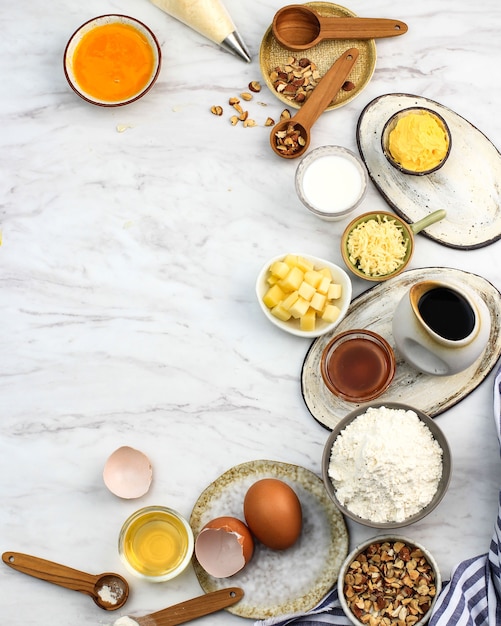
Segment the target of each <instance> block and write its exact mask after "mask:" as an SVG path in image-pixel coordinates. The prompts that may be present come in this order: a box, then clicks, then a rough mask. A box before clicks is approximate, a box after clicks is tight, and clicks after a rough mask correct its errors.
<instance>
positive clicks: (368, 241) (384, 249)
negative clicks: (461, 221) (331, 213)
mask: <svg viewBox="0 0 501 626" xmlns="http://www.w3.org/2000/svg"><path fill="white" fill-rule="evenodd" d="M445 216H446V212H445V211H444V210H443V209H439V210H437V211H434V212H433V213H430V214H429V215H426V216H425V217H424V218H423V219H421V220H419V221H417V222H414V223H413V224H408V223H407V222H404V220H403V219H401V218H399V217H397V216H396V215H394V214H393V213H387V212H385V211H379V212H377V213H364V214H363V215H359V216H358V217H356V218H355V219H354V220H352V221H351V222H350V223H349V224H348V226H347V227H346V228H345V230H344V232H343V235H342V237H341V255H342V257H343V260H344V262H345V263H346V266H347V267H348V269H349V270H350V271H351V272H353V274H355V275H356V276H358V277H359V278H364V279H365V280H371V281H374V282H380V281H383V280H388V279H389V278H393V277H394V276H397V275H398V274H400V273H401V272H403V271H404V270H405V268H406V267H407V265H408V264H409V262H410V260H411V257H412V254H413V252H414V235H415V234H417V233H419V232H421V231H422V230H424V229H425V228H427V227H428V226H431V225H432V224H434V223H435V222H438V221H439V220H442V219H444V217H445Z"/></svg>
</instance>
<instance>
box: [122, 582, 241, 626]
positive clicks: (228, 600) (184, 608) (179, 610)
mask: <svg viewBox="0 0 501 626" xmlns="http://www.w3.org/2000/svg"><path fill="white" fill-rule="evenodd" d="M243 596H244V592H243V590H242V589H240V588H239V587H228V588H226V589H219V590H218V591H212V592H210V593H207V594H205V595H203V596H198V597H197V598H192V599H191V600H185V601H184V602H180V603H179V604H174V605H173V606H169V607H168V608H166V609H162V610H161V611H156V612H155V613H150V614H149V615H144V616H143V617H134V616H133V617H131V618H130V619H131V620H132V621H133V622H137V624H139V626H177V624H184V622H189V621H190V620H192V619H196V618H197V617H201V616H202V615H209V613H215V612H216V611H220V610H221V609H225V608H226V607H228V606H231V605H232V604H236V603H237V602H238V601H239V600H241V599H242V598H243Z"/></svg>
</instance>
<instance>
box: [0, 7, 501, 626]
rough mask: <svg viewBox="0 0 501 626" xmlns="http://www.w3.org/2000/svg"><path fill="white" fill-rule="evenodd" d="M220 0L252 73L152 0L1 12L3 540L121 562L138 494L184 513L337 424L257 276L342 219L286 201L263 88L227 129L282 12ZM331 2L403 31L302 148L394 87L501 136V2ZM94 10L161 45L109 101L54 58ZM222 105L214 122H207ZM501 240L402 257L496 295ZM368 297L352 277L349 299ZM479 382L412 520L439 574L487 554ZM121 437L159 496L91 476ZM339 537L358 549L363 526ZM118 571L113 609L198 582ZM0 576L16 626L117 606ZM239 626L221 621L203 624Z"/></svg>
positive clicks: (489, 512)
mask: <svg viewBox="0 0 501 626" xmlns="http://www.w3.org/2000/svg"><path fill="white" fill-rule="evenodd" d="M225 4H226V6H227V8H228V10H229V11H230V14H231V15H232V17H233V20H234V21H235V23H236V25H237V27H238V29H239V31H240V34H241V35H242V37H243V39H244V41H245V42H246V44H247V46H248V48H249V50H250V52H251V55H252V58H253V60H252V63H250V64H246V63H244V62H243V61H241V60H240V59H238V58H236V57H233V56H232V55H230V54H228V53H227V52H225V51H223V50H222V49H221V48H219V47H218V46H216V45H215V44H213V43H212V42H209V41H207V40H205V39H204V38H203V37H201V36H200V35H199V34H197V33H196V32H194V31H192V30H190V29H189V28H187V27H186V26H184V25H183V24H181V23H180V22H177V21H175V20H173V19H172V18H169V16H167V15H165V14H163V13H162V12H161V11H160V10H159V9H157V7H155V6H154V5H153V4H151V3H150V2H148V1H147V0H121V1H120V2H119V1H118V0H109V1H108V2H106V3H105V4H104V5H103V3H102V2H98V0H88V1H87V2H85V3H76V4H75V3H71V2H69V0H62V1H61V2H59V3H42V2H41V1H40V0H18V2H15V3H9V5H7V3H5V2H4V3H3V5H2V6H1V7H0V27H1V31H2V38H1V41H0V50H1V54H0V68H1V75H2V83H1V93H2V97H1V98H0V123H1V125H0V128H1V131H0V144H1V150H0V231H1V233H2V245H1V246H0V293H1V296H0V328H1V330H0V354H1V358H0V400H1V402H0V404H1V407H2V415H1V419H0V433H1V434H0V494H1V498H2V500H1V507H0V530H1V533H0V536H1V544H2V551H6V550H15V551H19V552H27V553H31V554H34V555H37V556H41V557H43V558H47V559H52V560H55V561H59V562H61V563H64V564H66V565H69V566H71V567H74V568H77V569H82V570H86V571H89V572H91V573H99V572H104V571H117V572H119V573H122V574H125V572H124V568H123V566H122V564H121V562H120V560H119V557H118V552H117V545H116V544H117V536H118V531H119V528H120V526H121V524H122V522H123V521H124V520H125V519H126V517H127V516H128V515H129V514H130V513H132V512H133V511H134V510H136V509H137V508H139V507H140V506H143V505H148V504H165V505H167V506H171V507H173V508H176V509H177V510H179V511H180V512H181V513H183V514H184V515H186V516H189V515H190V512H191V509H192V507H193V505H194V503H195V502H196V500H197V498H198V496H199V494H200V493H201V492H202V491H203V489H204V488H205V487H206V486H207V485H208V484H209V483H210V482H212V481H213V480H214V479H216V478H217V477H218V476H219V475H221V474H222V473H224V472H225V471H226V470H228V469H229V468H231V467H232V466H234V465H237V464H239V463H243V462H246V461H250V460H254V459H272V460H277V461H282V462H286V463H293V464H298V465H301V466H304V467H306V468H307V469H309V470H311V471H313V472H316V473H318V474H319V473H320V460H321V454H322V449H323V445H324V442H325V440H326V438H327V436H328V431H327V430H326V429H325V428H323V427H322V426H321V425H320V424H318V423H317V422H316V421H315V420H313V419H312V417H311V416H310V414H309V412H308V410H307V408H306V406H305V404H304V402H303V400H302V397H301V392H300V372H301V366H302V362H303V359H304V356H305V353H306V351H307V349H308V347H309V345H310V342H309V341H304V340H302V339H300V338H297V337H293V336H291V335H288V334H285V333H283V332H281V331H280V330H279V329H277V328H276V327H274V326H273V325H271V324H270V323H269V322H268V321H267V320H266V319H265V318H264V317H263V315H262V313H261V311H260V309H259V307H258V305H257V303H256V301H255V296H254V283H255V278H256V275H257V273H258V271H259V269H260V268H261V266H262V264H263V263H264V261H265V260H266V259H268V258H270V257H272V256H274V255H276V254H279V253H280V252H282V251H283V252H289V251H291V250H301V251H304V252H305V253H310V254H312V255H314V256H319V257H324V258H327V259H329V260H330V261H332V262H334V263H339V264H342V260H341V255H340V252H339V241H340V235H341V230H342V228H343V222H340V223H326V222H322V221H320V220H318V219H317V218H315V217H314V216H312V215H310V214H308V213H307V212H306V210H305V209H304V207H303V206H302V205H301V203H300V202H299V200H298V199H297V197H296V195H295V191H294V184H293V176H294V172H295V168H296V166H297V163H295V162H294V161H292V162H290V161H283V160H281V159H279V158H278V157H276V156H275V155H274V154H273V153H272V152H271V150H270V147H269V143H268V141H269V140H268V137H269V128H266V127H264V126H263V123H264V120H265V119H266V117H268V116H270V117H273V118H275V119H278V117H279V115H280V112H281V110H282V109H283V108H284V106H283V105H282V103H281V102H279V101H278V99H277V98H275V96H274V95H273V94H272V93H271V92H270V91H268V90H267V89H266V88H264V89H263V91H262V92H261V93H260V94H259V95H258V96H256V97H255V98H254V100H253V101H251V102H250V103H248V109H249V112H250V113H251V115H252V116H253V117H254V118H255V119H256V121H257V122H258V126H257V127H255V128H246V129H244V128H242V127H240V126H238V127H232V126H231V124H230V123H229V121H228V118H229V114H230V113H229V112H230V107H229V105H228V104H227V102H228V98H229V97H231V96H233V95H238V94H239V93H240V92H241V91H243V90H245V89H246V88H247V84H248V83H249V81H251V80H256V79H260V78H261V77H260V70H259V47H260V42H261V39H262V37H263V35H264V33H265V31H266V29H267V28H268V26H269V25H270V23H271V20H272V18H273V15H274V13H275V12H276V11H277V10H278V9H279V8H280V7H281V6H283V4H284V3H280V2H278V0H255V1H254V2H245V3H244V2H238V0H226V2H225ZM346 6H347V8H349V9H350V10H352V11H354V12H355V13H357V14H358V15H361V16H366V17H371V16H373V17H393V18H397V19H401V20H403V21H405V22H406V23H407V24H408V25H409V31H408V33H406V34H405V35H404V36H402V37H398V38H395V39H392V40H390V39H388V40H378V41H377V63H376V70H375V72H374V76H373V78H372V80H371V82H370V83H369V85H368V86H367V88H366V89H365V90H364V91H363V92H362V93H361V94H360V95H359V96H358V97H357V98H355V99H354V100H353V101H352V102H350V103H349V104H348V105H346V106H344V107H341V108H339V109H337V110H334V111H330V112H328V113H326V114H324V115H323V116H322V117H321V118H320V119H319V120H318V122H317V124H316V125H315V127H314V133H313V136H312V142H311V145H310V149H313V148H315V147H317V146H319V145H324V144H328V143H336V144H339V145H343V146H345V147H347V148H349V149H351V150H355V151H356V150H357V148H356V139H355V129H356V123H357V120H358V117H359V115H360V113H361V111H362V110H363V108H364V106H366V105H367V104H368V103H369V102H370V101H371V100H373V99H374V98H376V97H378V96H380V95H382V94H385V93H396V92H399V93H411V94H417V95H421V96H424V97H427V98H430V99H433V100H436V101H437V102H440V103H441V104H443V105H444V106H446V107H449V108H450V109H452V110H453V111H455V112H456V113H457V114H458V115H461V116H463V117H464V118H465V119H467V120H468V121H469V122H470V123H471V124H473V125H474V126H475V127H476V128H478V129H479V130H480V131H481V132H483V133H484V134H485V135H486V136H487V137H488V138H489V139H490V140H491V142H492V143H493V144H494V146H496V147H499V146H500V145H501V118H500V117H499V115H498V108H499V102H500V100H501V82H500V81H499V80H498V78H497V77H498V74H499V62H500V59H501V43H500V40H499V31H500V29H501V5H500V4H499V2H498V1H497V0H485V1H484V2H483V3H482V5H481V7H480V5H479V4H478V3H477V4H475V3H471V2H466V0H457V1H456V2H455V3H447V5H445V4H443V5H442V6H441V7H438V8H437V3H436V2H432V0H422V2H420V3H415V2H414V3H401V4H398V5H397V4H393V5H391V6H390V4H388V3H387V2H383V1H382V0H376V1H375V2H368V1H367V0H353V2H352V3H351V4H347V5H346ZM105 12H120V13H126V14H129V15H131V16H133V17H136V18H138V19H140V20H142V21H144V22H145V23H146V24H148V26H150V28H152V29H153V31H154V32H155V33H156V35H157V36H158V39H159V41H160V44H161V47H162V52H163V65H162V70H161V73H160V76H159V79H158V82H157V83H156V85H155V86H154V88H153V89H152V91H151V92H150V93H149V94H148V95H147V96H146V97H145V98H143V99H142V100H140V101H138V102H136V103H134V104H131V105H129V106H127V107H123V108H119V109H101V108H98V107H93V106H92V105H89V104H87V103H85V102H84V101H83V100H80V99H79V98H78V97H77V96H76V95H75V94H74V93H73V92H72V91H71V89H70V88H69V86H68V85H67V83H66V81H65V78H64V75H63V70H62V53H63V50H64V47H65V45H66V42H67V40H68V39H69V37H70V36H71V34H72V33H73V32H74V30H75V29H76V28H77V27H78V26H79V25H80V24H81V23H83V22H84V21H86V20H87V19H89V18H91V17H94V16H97V15H100V14H102V13H105ZM263 83H264V81H263ZM214 104H220V105H222V106H223V107H224V109H225V112H224V115H223V116H222V117H220V118H217V117H215V116H213V115H211V113H210V107H211V106H212V105H214ZM378 208H379V209H387V208H388V207H387V205H386V204H385V202H384V200H383V199H382V197H381V196H380V195H379V194H378V192H377V191H376V189H375V187H374V186H373V185H372V184H371V185H370V188H369V190H368V194H367V197H366V198H365V200H364V202H363V203H362V205H360V207H359V209H358V211H359V212H363V211H365V210H372V209H378ZM437 208H438V207H437ZM478 210H479V211H481V210H482V207H481V206H479V207H478ZM500 250H501V243H500V242H499V241H498V242H496V243H494V244H492V245H491V246H488V247H485V248H481V249H478V250H471V251H462V250H454V249H448V248H446V247H444V246H441V245H440V244H438V243H437V242H435V241H431V240H428V239H426V238H425V237H420V236H417V237H416V250H415V253H414V256H413V259H412V262H411V267H412V268H418V267H426V266H434V265H436V266H450V267H455V268H459V269H462V270H465V271H468V272H473V273H476V274H479V275H481V276H483V277H485V278H486V279H487V280H489V281H490V282H491V283H492V284H493V285H494V286H495V287H497V288H498V289H501V260H500V259H501V255H500ZM367 288H368V285H367V284H366V283H363V282H362V281H360V280H358V279H355V280H354V281H353V289H354V295H357V294H359V293H361V292H362V291H364V290H365V289H367ZM492 383H493V374H491V375H490V376H489V377H488V378H487V379H486V380H485V381H484V383H483V384H482V385H481V386H480V387H478V388H477V389H476V390H475V391H474V392H473V393H472V394H471V395H469V396H468V397H467V398H465V399H464V400H463V401H462V402H461V403H459V404H458V405H457V406H455V407H453V408H452V409H450V410H449V411H447V412H446V413H444V414H443V415H440V416H439V417H438V418H437V419H438V420H440V426H441V427H442V429H443V430H444V432H445V434H446V436H447V437H448V440H449V443H450V446H451V451H452V458H453V477H452V481H451V485H450V488H449V491H448V493H447V495H446V496H445V498H444V500H443V501H442V503H441V504H440V506H439V507H438V508H437V509H435V511H433V513H432V514H431V515H430V516H429V517H427V518H426V519H425V520H423V521H422V522H420V523H418V524H416V525H414V526H412V527H409V528H408V529H406V534H407V535H409V536H410V537H412V538H414V539H416V540H419V541H421V542H422V543H424V544H425V545H426V546H427V547H429V549H430V550H431V551H432V552H433V553H434V555H435V557H436V558H437V560H438V563H439V565H440V567H441V570H442V574H443V576H444V577H447V576H448V574H449V572H450V569H451V567H453V566H454V564H455V563H457V562H458V561H459V560H461V559H464V558H467V557H470V556H474V555H477V554H480V553H484V552H487V550H488V547H489V541H490V535H491V532H492V529H493V524H494V519H495V515H496V511H497V497H498V490H499V484H500V478H501V471H500V463H499V447H498V442H497V439H496V437H495V429H494V424H493V415H492V392H493V390H492ZM121 445H132V446H134V447H137V448H138V449H140V450H142V451H143V452H145V453H146V454H147V455H148V456H149V457H150V459H151V461H152V463H153V472H154V475H153V484H152V488H151V490H150V492H149V493H148V494H147V495H146V496H144V497H143V498H141V499H139V500H137V501H122V500H119V499H117V498H116V497H114V496H112V495H111V494H110V493H109V492H108V491H107V490H106V488H105V486H104V483H103V481H102V470H103V466H104V463H105V460H106V458H107V457H108V456H109V454H111V452H113V451H114V450H115V449H116V448H118V447H119V446H121ZM348 528H349V532H350V546H351V547H352V546H354V545H355V544H356V543H358V542H360V541H362V540H364V539H366V538H368V537H370V536H372V534H373V532H372V531H371V530H370V529H368V528H365V527H362V526H360V525H358V524H356V523H353V522H349V523H348ZM129 581H130V584H131V587H132V591H131V596H130V599H129V601H128V604H127V605H126V607H124V610H123V614H125V613H128V614H131V615H132V614H134V613H135V614H136V615H140V614H146V613H148V612H151V611H154V610H158V609H161V608H164V607H165V606H168V605H169V604H174V603H175V602H179V601H181V600H183V599H187V598H189V597H192V596H196V595H199V594H200V593H201V589H200V586H199V584H198V582H197V579H196V576H195V574H194V572H193V569H192V568H191V567H190V568H188V569H187V570H186V571H185V572H184V573H183V574H182V575H181V576H180V577H179V578H177V579H175V580H173V581H169V582H168V583H164V584H162V585H151V584H147V583H144V582H142V581H139V580H135V579H130V576H129ZM0 587H1V594H0V613H1V615H2V618H3V620H4V621H5V622H6V623H9V624H11V625H13V626H16V625H17V624H19V625H20V624H23V626H35V625H36V626H53V625H54V624H77V623H80V624H100V625H104V624H109V623H110V621H112V618H113V616H112V618H111V619H110V615H109V614H105V613H104V612H103V611H100V610H99V609H98V608H97V607H96V606H95V605H94V604H93V602H92V601H91V600H90V599H89V598H86V597H84V596H82V595H81V594H78V593H74V592H71V591H68V590H64V589H60V588H57V587H55V586H53V585H49V584H48V583H43V582H41V581H37V580H35V579H31V578H29V577H27V576H24V575H22V574H19V573H17V572H13V571H11V570H10V569H8V568H7V567H2V568H0ZM121 613H122V611H121ZM115 617H118V615H117V616H115ZM245 622H247V623H250V622H249V621H248V620H244V619H243V618H239V617H235V616H232V615H230V614H228V613H223V614H217V615H214V616H208V617H205V618H203V619H202V620H200V623H201V624H206V625H207V626H209V625H216V624H217V625H218V626H219V625H224V624H242V625H243V624H244V623H245Z"/></svg>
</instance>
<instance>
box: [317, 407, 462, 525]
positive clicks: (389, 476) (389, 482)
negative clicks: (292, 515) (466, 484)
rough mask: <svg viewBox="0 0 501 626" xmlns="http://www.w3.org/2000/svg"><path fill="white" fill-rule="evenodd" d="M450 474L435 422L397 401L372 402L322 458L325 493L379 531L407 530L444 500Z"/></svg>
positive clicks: (342, 425) (341, 426)
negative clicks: (405, 528) (403, 528)
mask: <svg viewBox="0 0 501 626" xmlns="http://www.w3.org/2000/svg"><path fill="white" fill-rule="evenodd" d="M451 473H452V462H451V453H450V448H449V445H448V443H447V439H446V438H445V435H444V434H443V432H442V430H441V429H440V428H439V426H438V425H437V423H436V421H435V420H433V419H431V417H429V415H426V413H423V412H422V411H420V410H419V409H416V408H414V407H411V406H409V405H407V404H402V403H399V402H383V401H381V400H379V401H378V402H372V403H370V404H362V405H360V406H359V407H358V408H357V409H355V410H353V411H351V412H350V413H349V414H348V415H347V416H346V417H345V418H343V419H342V420H341V421H340V422H339V423H338V424H336V426H335V427H334V429H333V430H332V432H331V434H330V436H329V437H328V439H327V442H326V444H325V447H324V452H323V456H322V476H323V481H324V486H325V489H326V491H327V494H328V495H329V497H330V498H331V499H332V501H333V502H334V503H335V504H336V505H337V506H338V508H339V509H340V510H341V512H342V513H343V514H344V515H345V516H346V517H349V518H350V519H352V520H354V521H356V522H358V523H359V524H363V525H364V526H369V527H372V528H380V529H385V530H388V529H395V528H402V527H404V526H409V525H410V524H413V523H415V522H417V521H420V520H422V519H423V518H424V517H426V516H427V515H429V514H430V513H431V512H432V511H433V510H434V509H435V508H436V507H437V506H438V505H439V503H440V502H441V501H442V499H443V497H444V496H445V494H446V492H447V489H448V487H449V482H450V478H451Z"/></svg>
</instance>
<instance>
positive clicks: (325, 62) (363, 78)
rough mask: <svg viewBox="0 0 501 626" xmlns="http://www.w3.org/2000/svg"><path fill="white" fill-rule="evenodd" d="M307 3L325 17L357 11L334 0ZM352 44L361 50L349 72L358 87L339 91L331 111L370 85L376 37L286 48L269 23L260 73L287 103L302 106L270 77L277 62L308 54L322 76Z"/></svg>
mask: <svg viewBox="0 0 501 626" xmlns="http://www.w3.org/2000/svg"><path fill="white" fill-rule="evenodd" d="M305 4H306V6H309V7H311V8H312V9H315V10H316V11H318V13H320V15H323V16H325V17H356V14H355V13H353V12H352V11H349V10H348V9H345V8H344V7H342V6H339V5H338V4H332V3H331V2H306V3H305ZM349 48H358V51H359V57H358V59H357V62H356V64H355V66H354V67H353V69H352V71H351V73H350V76H349V79H350V81H351V82H353V83H354V84H355V88H354V89H352V90H351V91H340V92H339V94H338V95H337V97H336V100H335V102H333V103H332V104H331V105H330V106H328V107H327V109H326V110H327V111H330V110H332V109H337V108H338V107H341V106H343V105H345V104H347V103H348V102H350V101H351V100H353V99H354V98H356V97H357V96H358V95H359V94H360V92H361V91H363V89H365V87H366V86H367V85H368V83H369V81H370V79H371V78H372V75H373V73H374V69H375V67H376V57H377V55H376V42H375V41H374V39H367V40H358V39H331V40H327V41H321V42H320V43H319V44H317V45H316V46H314V47H313V48H310V49H309V50H303V51H301V52H297V51H296V52H293V51H292V50H287V49H286V48H283V47H282V46H281V45H280V44H279V43H278V41H277V40H276V39H275V36H274V35H273V31H272V28H271V26H270V27H269V28H268V30H267V31H266V33H265V35H264V37H263V40H262V42H261V48H260V52H259V63H260V66H261V73H262V75H263V78H264V80H265V82H266V84H267V85H268V87H269V88H270V90H271V92H272V93H273V94H275V96H276V97H277V98H278V99H279V100H281V101H282V102H283V103H284V104H286V105H287V107H290V108H294V109H299V108H300V107H301V105H300V104H299V103H297V102H294V101H293V100H290V99H289V98H287V97H286V96H284V95H283V94H280V93H278V92H277V90H276V89H275V87H274V86H273V83H272V81H271V80H270V72H271V71H272V70H274V69H275V67H277V66H278V67H283V66H284V65H286V64H287V59H288V58H289V57H291V56H292V57H296V58H302V57H307V58H308V59H310V61H313V62H314V63H316V65H317V67H318V69H319V71H320V73H321V75H322V76H323V75H324V74H325V73H326V72H327V70H328V69H329V68H330V67H331V65H332V64H333V63H334V61H335V60H336V59H337V58H338V57H340V56H341V54H342V53H343V52H344V51H345V50H348V49H349Z"/></svg>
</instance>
